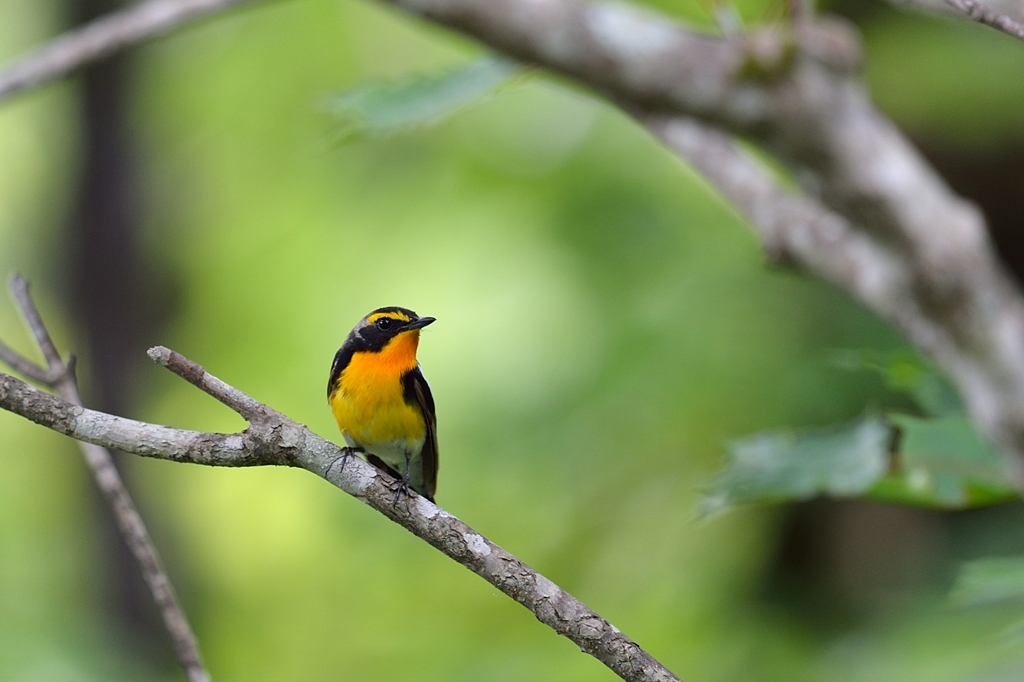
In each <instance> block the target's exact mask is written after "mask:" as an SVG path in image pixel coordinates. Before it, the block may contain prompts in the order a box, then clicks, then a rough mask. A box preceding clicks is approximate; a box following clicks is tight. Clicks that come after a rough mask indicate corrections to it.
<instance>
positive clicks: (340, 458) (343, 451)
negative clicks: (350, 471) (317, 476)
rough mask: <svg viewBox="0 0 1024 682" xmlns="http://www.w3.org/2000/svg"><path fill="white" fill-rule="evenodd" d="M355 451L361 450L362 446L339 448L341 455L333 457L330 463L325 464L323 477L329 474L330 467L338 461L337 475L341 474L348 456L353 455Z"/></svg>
mask: <svg viewBox="0 0 1024 682" xmlns="http://www.w3.org/2000/svg"><path fill="white" fill-rule="evenodd" d="M357 452H363V449H362V448H349V447H345V448H342V449H341V455H339V456H338V457H335V458H334V459H333V460H332V461H331V463H330V464H328V465H327V471H325V472H324V478H328V477H329V476H330V475H331V469H333V468H334V465H335V464H337V463H338V462H341V469H339V470H338V475H339V476H341V474H342V473H344V471H345V464H347V463H348V458H349V457H353V456H354V455H355V454H356V453H357Z"/></svg>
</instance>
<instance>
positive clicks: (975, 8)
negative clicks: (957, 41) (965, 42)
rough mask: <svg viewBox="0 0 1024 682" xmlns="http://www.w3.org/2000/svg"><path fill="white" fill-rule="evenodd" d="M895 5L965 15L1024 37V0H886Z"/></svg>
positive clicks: (961, 17)
mask: <svg viewBox="0 0 1024 682" xmlns="http://www.w3.org/2000/svg"><path fill="white" fill-rule="evenodd" d="M889 2H890V3H892V4H893V5H896V6H897V7H908V8H911V9H916V10H921V11H924V12H935V13H937V14H944V15H946V16H950V17H956V18H958V19H967V20H969V21H976V22H978V23H979V24H984V25H986V26H988V27H990V28H994V29H996V30H997V31H1002V32H1003V33H1006V34H1007V35H1010V36H1013V37H1014V38H1017V39H1018V40H1024V23H1021V22H1024V2H1021V1H1020V0H984V2H978V0H889Z"/></svg>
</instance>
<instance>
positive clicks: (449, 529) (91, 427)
mask: <svg viewBox="0 0 1024 682" xmlns="http://www.w3.org/2000/svg"><path fill="white" fill-rule="evenodd" d="M150 357H152V358H153V360H154V361H156V362H158V363H159V364H161V365H163V366H165V367H167V368H168V369H170V370H171V371H173V372H174V373H175V374H178V375H179V376H181V377H183V378H185V379H186V380H187V381H189V382H190V383H192V384H193V385H195V386H198V387H199V388H201V389H202V390H204V391H206V392H207V393H209V394H210V395H212V396H214V397H215V398H217V399H218V400H220V401H221V402H222V403H224V404H225V405H228V406H229V407H231V408H232V409H234V410H235V411H236V412H238V413H239V414H242V415H243V416H246V418H247V419H248V420H249V427H248V428H247V429H246V430H245V431H243V432H241V433H237V434H219V433H201V432H197V431H185V430H181V429H174V428H170V427H167V426H158V425H156V424H147V423H144V422H139V421H135V420H132V419H124V418H122V417H115V416H113V415H109V414H104V413H102V412H96V411H93V410H89V409H86V408H83V407H79V406H76V405H73V404H71V403H69V402H66V401H64V400H61V399H60V398H57V397H55V396H52V395H50V394H48V393H44V392H42V391H39V390H37V389H35V388H32V387H31V386H29V385H28V384H26V383H24V382H22V381H19V380H18V379H15V378H14V377H12V376H9V375H6V374H2V373H0V408H2V409H5V410H9V411H11V412H14V413H16V414H19V415H21V416H23V417H25V418H26V419H30V420H32V421H34V422H35V423H37V424H41V425H43V426H46V427H47V428H50V429H53V430H54V431H57V432H59V433H63V434H65V435H68V436H71V437H72V438H75V439H77V440H81V441H85V442H87V443H92V444H94V445H98V446H102V447H108V448H113V449H117V450H123V451H125V452H131V453H134V454H137V455H142V456H143V457H154V458H157V459H169V460H173V461H176V462H192V463H195V464H208V465H213V466H266V465H281V466H293V467H299V468H302V469H306V470H307V471H310V472H312V473H314V474H316V475H317V476H320V477H322V478H325V479H326V480H328V481H329V482H330V483H332V484H333V485H335V486H337V487H338V488H340V489H342V490H344V491H345V492H347V493H348V494H350V495H353V496H355V497H357V498H359V499H360V500H362V501H363V502H365V503H366V504H368V505H370V506H371V507H373V508H374V509H376V510H377V511H379V512H380V513H381V514H383V515H384V516H386V517H388V518H389V519H391V520H392V521H394V522H396V523H398V524H399V525H401V526H402V527H404V528H406V529H407V530H409V531H411V532H412V533H414V534H415V535H417V536H419V537H420V538H422V539H424V540H426V541H427V542H428V543H430V544H431V545H433V546H434V547H436V548H437V549H439V550H441V551H442V552H444V553H445V554H447V555H448V556H449V557H451V558H452V559H454V560H455V561H457V562H459V563H460V564H462V565H463V566H465V567H466V568H468V569H469V570H471V571H473V572H474V573H476V574H477V575H479V576H481V577H482V578H484V580H486V581H487V582H489V583H491V584H492V585H494V586H495V587H496V588H498V589H499V590H501V591H502V592H504V593H505V594H506V595H508V596H509V597H512V598H513V599H515V600H516V601H517V602H519V603H520V604H522V605H523V606H525V607H526V608H527V609H529V610H530V611H531V612H532V613H533V614H534V615H535V616H536V617H537V619H538V620H539V621H541V622H542V623H544V624H545V625H547V626H548V627H550V628H552V629H553V630H554V631H555V632H557V633H558V634H560V635H562V636H564V637H567V638H569V639H570V640H572V641H573V642H575V643H576V644H577V645H578V646H579V647H580V648H581V649H582V650H583V651H585V652H586V653H588V654H590V655H591V656H594V657H595V658H597V659H598V660H599V661H601V662H602V663H604V664H605V665H606V666H608V667H609V668H610V669H611V670H612V671H613V672H615V673H616V674H617V675H619V676H620V677H621V678H622V679H624V680H629V681H631V682H671V681H675V682H678V679H679V678H677V677H676V676H675V675H673V674H672V673H671V672H670V671H669V670H667V669H666V668H665V667H664V666H662V665H661V664H660V663H658V661H656V660H655V659H654V658H653V657H652V656H651V655H650V654H648V653H647V652H646V651H644V650H643V649H641V648H640V646H639V645H637V644H636V643H635V642H633V641H632V640H631V639H629V638H628V637H626V636H625V635H624V634H622V633H621V632H620V631H619V630H618V629H617V628H616V627H615V626H613V625H612V624H611V623H609V622H608V621H606V620H604V619H603V618H601V617H600V616H598V615H597V614H596V613H594V612H593V611H592V610H591V609H590V608H588V607H587V606H586V605H585V604H583V603H582V602H580V601H579V600H577V599H576V598H574V597H573V596H572V595H570V594H568V593H567V592H565V591H564V590H562V589H561V588H559V587H558V586H557V585H555V584H554V583H552V582H551V581H550V580H548V579H547V578H545V577H544V576H542V575H541V574H539V573H537V572H536V571H534V570H533V569H532V568H530V567H529V566H527V565H526V564H525V563H523V562H522V561H520V560H519V559H517V558H516V557H514V556H513V555H511V554H509V553H508V552H506V551H505V550H503V549H501V548H500V547H498V546H497V545H495V544H494V543H492V542H491V541H490V540H488V539H487V538H485V537H483V536H482V535H480V534H479V533H477V532H476V531H474V530H473V529H472V528H470V527H469V526H468V525H466V524H465V523H463V522H462V521H460V520H459V519H457V518H455V517H454V516H452V515H451V514H449V513H447V512H445V511H444V510H442V509H440V508H438V507H437V506H436V505H434V504H432V503H431V502H428V501H427V500H426V499H425V498H423V497H421V496H419V495H417V494H415V493H412V492H410V493H409V496H408V497H404V498H401V500H400V501H398V502H396V501H395V499H396V498H395V494H396V492H397V490H398V482H397V481H395V480H394V479H392V478H391V477H389V476H387V475H385V474H383V473H381V472H380V471H378V470H377V469H376V468H375V467H373V466H371V465H370V464H367V463H366V462H364V461H363V460H361V459H359V458H356V457H352V458H348V459H347V460H343V459H342V455H343V454H344V451H343V450H342V449H341V448H339V447H338V446H337V445H335V444H333V443H330V442H328V441H326V440H324V439H323V438H321V437H319V436H317V435H316V434H314V433H313V432H312V431H310V430H309V429H308V428H306V427H305V426H303V425H302V424H299V423H297V422H294V421H292V420H290V419H288V418H287V417H285V416H284V415H282V414H280V413H279V412H276V411H275V410H273V409H271V408H269V407H267V406H266V405H262V404H260V403H258V402H257V401H255V400H253V399H252V398H250V397H249V396H247V395H245V394H244V393H242V392H241V391H238V390H237V389H235V388H234V387H232V386H229V385H228V384H226V383H224V382H222V381H221V380H219V379H217V378H216V377H213V376H211V375H210V374H208V373H207V372H206V371H205V370H204V369H203V368H202V367H201V366H199V365H197V364H195V363H194V362H191V361H190V360H187V359H186V358H184V357H182V356H181V355H179V354H177V353H174V352H173V351H170V350H168V349H166V348H162V347H157V348H153V349H152V350H150Z"/></svg>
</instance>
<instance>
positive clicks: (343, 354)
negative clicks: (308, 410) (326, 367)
mask: <svg viewBox="0 0 1024 682" xmlns="http://www.w3.org/2000/svg"><path fill="white" fill-rule="evenodd" d="M351 361H352V349H351V348H350V347H349V346H348V345H347V344H346V345H344V346H342V347H341V348H339V349H338V352H337V353H335V354H334V362H333V363H331V378H330V379H328V380H327V400H328V402H329V401H330V400H331V396H333V395H334V392H335V391H336V390H338V379H339V378H341V373H342V372H344V371H345V368H346V367H348V363H349V362H351Z"/></svg>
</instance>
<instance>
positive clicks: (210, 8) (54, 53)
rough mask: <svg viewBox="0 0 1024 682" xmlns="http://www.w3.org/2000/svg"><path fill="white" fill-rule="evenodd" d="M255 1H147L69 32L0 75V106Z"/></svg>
mask: <svg viewBox="0 0 1024 682" xmlns="http://www.w3.org/2000/svg"><path fill="white" fill-rule="evenodd" d="M252 2H255V0H146V2H140V3H137V4H135V5H132V6H130V7H126V8H125V9H122V10H119V11H117V12H112V13H110V14H108V15H107V16H105V17H101V18H99V19H96V20H95V21H92V22H90V23H89V24H86V25H85V26H84V27H82V28H79V29H75V30H72V31H68V32H67V33H65V34H63V35H61V36H59V37H57V38H55V39H54V40H52V41H51V42H49V43H47V44H46V45H44V46H43V47H41V48H39V49H38V50H35V51H33V52H31V53H29V54H27V55H25V56H24V57H22V58H20V59H18V60H17V61H15V62H13V63H12V64H10V65H9V66H7V67H6V68H5V69H3V71H0V101H3V100H5V99H7V98H8V97H11V96H13V95H15V94H16V93H19V92H22V91H24V90H29V89H31V88H34V87H37V86H39V85H42V84H44V83H48V82H50V81H53V80H57V79H58V78H63V77H64V76H67V75H68V74H70V73H72V72H74V71H76V70H77V69H79V68H81V67H83V66H85V65H86V64H90V63H92V62H95V61H97V60H99V59H102V58H104V57H107V56H110V55H111V54H113V53H115V52H117V51H119V50H122V49H124V48H126V47H130V46H132V45H137V44H139V43H142V42H145V41H147V40H149V39H151V38H154V37H156V36H159V35H163V34H165V33H169V32H170V31H173V30H174V29H175V28H177V27H179V26H181V25H183V24H187V23H191V22H193V21H195V20H197V19H200V18H202V17H204V16H207V15H210V14H215V13H218V12H223V11H225V10H228V9H232V8H234V7H236V6H239V5H243V4H248V3H252Z"/></svg>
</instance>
